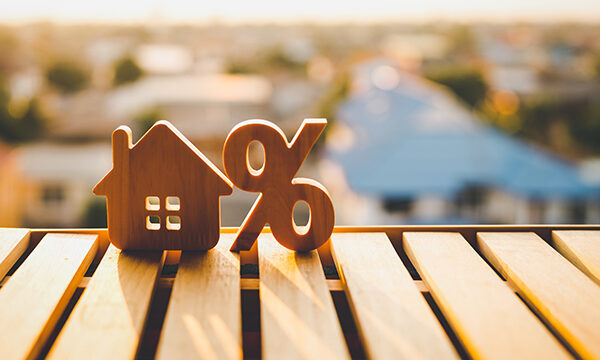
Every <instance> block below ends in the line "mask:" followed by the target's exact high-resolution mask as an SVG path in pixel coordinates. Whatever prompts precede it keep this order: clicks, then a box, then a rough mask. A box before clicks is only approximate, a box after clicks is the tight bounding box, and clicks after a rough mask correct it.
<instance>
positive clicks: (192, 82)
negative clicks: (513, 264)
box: [0, 0, 600, 227]
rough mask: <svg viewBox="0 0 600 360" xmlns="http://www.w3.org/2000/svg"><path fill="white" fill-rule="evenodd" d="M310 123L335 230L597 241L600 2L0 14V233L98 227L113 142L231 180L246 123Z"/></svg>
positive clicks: (61, 5)
mask: <svg viewBox="0 0 600 360" xmlns="http://www.w3.org/2000/svg"><path fill="white" fill-rule="evenodd" d="M310 117H326V118H327V119H328V121H329V125H328V127H327V129H326V132H325V133H324V134H323V135H322V136H321V138H320V140H319V142H318V143H317V145H316V147H315V148H314V149H313V151H312V153H311V154H310V156H309V158H308V159H307V161H306V162H305V163H304V165H303V167H302V168H301V169H300V172H299V175H300V176H304V177H310V178H314V179H317V180H318V181H320V182H322V183H323V184H324V185H325V186H326V187H327V188H328V190H329V192H330V193H331V196H332V198H333V200H334V205H335V208H336V222H337V224H338V225H350V224H354V225H366V224H370V225H379V224H382V225H383V224H467V223H472V224H501V223H598V222H600V2H598V1H597V0H571V1H568V2H565V1H554V0H519V1H517V0H507V1H502V2H499V1H487V0H486V1H473V0H454V1H452V2H443V1H437V0H422V1H418V2H395V3H394V4H390V3H389V2H386V1H382V0H371V1H369V2H368V3H364V2H360V3H359V2H356V3H348V2H344V3H342V2H323V1H316V0H305V1H302V2H269V1H266V2H265V1H252V2H241V1H240V2H237V1H219V2H213V3H211V2H197V3H191V2H189V1H168V2H167V1H153V2H148V1H141V0H134V1H116V0H105V1H101V2H93V3H92V2H86V1H75V0H63V1H38V0H21V1H18V2H16V1H10V2H8V1H7V2H3V3H0V226H26V227H103V226H106V208H105V198H103V197H95V196H94V195H93V194H92V191H91V189H92V187H93V186H94V185H95V184H96V183H97V182H98V181H99V180H100V179H101V178H102V177H103V176H104V174H105V173H106V172H107V171H108V170H110V168H111V165H112V155H111V145H110V134H111V132H112V131H113V130H114V129H115V128H116V127H117V126H119V125H121V124H127V125H129V126H130V127H131V128H132V130H133V133H134V141H137V139H139V137H140V136H141V135H142V134H143V133H144V132H145V131H147V130H148V129H149V128H150V126H152V124H153V123H154V122H155V121H157V120H159V119H167V120H169V121H171V122H172V123H173V124H174V125H175V126H176V127H177V128H178V129H180V130H181V131H182V132H183V133H184V134H185V135H186V136H187V137H188V138H189V139H190V140H191V141H192V142H193V143H194V144H195V145H196V146H197V147H198V148H199V149H200V150H201V151H202V152H203V153H204V154H205V155H206V156H207V157H208V158H209V159H211V160H212V161H213V162H214V163H215V164H216V165H217V166H218V167H219V168H221V169H222V168H223V167H222V159H221V151H222V146H223V142H224V141H225V137H226V136H227V134H228V132H229V131H230V130H231V128H232V127H233V126H234V125H235V124H236V123H238V122H240V121H242V120H245V119H251V118H263V119H267V120H270V121H273V122H275V123H277V124H278V125H279V126H280V127H281V128H282V129H283V130H284V132H285V133H286V135H287V136H288V139H291V138H292V137H293V135H294V134H295V132H296V130H297V129H298V127H299V126H300V124H301V122H302V120H303V119H304V118H310ZM250 150H251V151H250V157H251V159H250V160H251V162H252V163H253V164H254V165H255V166H256V167H260V163H261V161H263V157H262V153H261V151H260V148H257V149H254V148H252V149H250ZM255 197H256V194H250V193H244V192H242V191H239V190H236V191H235V192H234V194H233V195H232V196H230V197H224V198H222V200H221V211H222V225H224V226H238V225H240V224H241V222H242V220H243V219H244V217H245V215H246V214H247V212H248V211H249V209H250V206H251V204H252V202H253V201H254V199H255ZM307 214H308V210H307V208H306V207H304V208H299V209H298V211H297V214H296V216H297V218H296V219H297V221H298V223H299V224H302V223H306V221H307V218H308V215H307Z"/></svg>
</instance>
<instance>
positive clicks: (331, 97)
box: [315, 71, 351, 151]
mask: <svg viewBox="0 0 600 360" xmlns="http://www.w3.org/2000/svg"><path fill="white" fill-rule="evenodd" d="M350 85H351V77H350V74H349V73H348V72H347V71H340V72H339V73H338V74H337V75H336V76H335V77H334V79H333V80H332V81H331V84H330V85H329V89H327V91H326V92H325V95H324V96H323V97H322V98H321V100H320V101H319V104H318V105H317V116H316V117H319V118H321V117H324V118H326V119H327V123H328V124H327V126H326V127H325V130H323V134H321V136H320V137H319V139H318V140H317V143H316V144H315V148H316V150H317V151H318V150H319V149H320V148H321V146H322V145H323V143H324V141H325V139H326V138H327V131H329V130H330V129H331V128H333V126H334V124H335V119H336V110H337V109H338V107H339V105H340V103H341V102H342V101H344V100H345V99H346V98H347V97H348V93H349V92H350Z"/></svg>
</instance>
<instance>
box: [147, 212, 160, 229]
mask: <svg viewBox="0 0 600 360" xmlns="http://www.w3.org/2000/svg"><path fill="white" fill-rule="evenodd" d="M146 229H148V230H160V216H156V215H149V216H146Z"/></svg>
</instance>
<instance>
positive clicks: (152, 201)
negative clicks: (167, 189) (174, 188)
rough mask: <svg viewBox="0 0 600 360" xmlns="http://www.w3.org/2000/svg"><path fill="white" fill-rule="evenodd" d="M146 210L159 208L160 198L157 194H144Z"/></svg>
mask: <svg viewBox="0 0 600 360" xmlns="http://www.w3.org/2000/svg"><path fill="white" fill-rule="evenodd" d="M146 210H150V211H158V210H160V199H159V198H158V196H146Z"/></svg>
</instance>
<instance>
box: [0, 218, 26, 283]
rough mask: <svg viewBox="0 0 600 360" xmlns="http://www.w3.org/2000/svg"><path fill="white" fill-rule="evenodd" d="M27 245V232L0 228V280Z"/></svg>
mask: <svg viewBox="0 0 600 360" xmlns="http://www.w3.org/2000/svg"><path fill="white" fill-rule="evenodd" d="M28 244H29V230H27V229H2V228H0V279H2V278H3V277H4V275H6V273H7V272H8V271H9V270H10V268H11V267H12V266H13V265H14V264H15V262H17V260H19V257H21V255H23V252H25V250H27V245H28Z"/></svg>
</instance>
